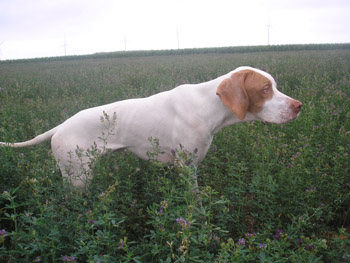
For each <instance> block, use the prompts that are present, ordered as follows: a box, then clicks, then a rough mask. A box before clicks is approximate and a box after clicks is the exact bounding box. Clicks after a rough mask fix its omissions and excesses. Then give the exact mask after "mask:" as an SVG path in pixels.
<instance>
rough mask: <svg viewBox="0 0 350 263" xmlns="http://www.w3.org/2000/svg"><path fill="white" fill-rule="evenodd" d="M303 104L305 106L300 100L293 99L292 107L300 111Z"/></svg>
mask: <svg viewBox="0 0 350 263" xmlns="http://www.w3.org/2000/svg"><path fill="white" fill-rule="evenodd" d="M301 106H303V104H302V103H301V102H300V101H298V100H293V102H292V108H293V110H294V111H295V112H297V113H298V112H299V111H300V110H301Z"/></svg>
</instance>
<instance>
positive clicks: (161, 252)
mask: <svg viewBox="0 0 350 263" xmlns="http://www.w3.org/2000/svg"><path fill="white" fill-rule="evenodd" d="M303 49H304V50H303ZM303 49H300V50H299V49H294V50H293V48H292V49H291V51H288V50H282V51H272V50H270V49H268V48H266V49H262V50H243V51H242V50H239V52H238V51H237V50H236V51H234V50H229V49H228V50H221V51H220V50H219V49H212V50H207V51H205V52H200V51H198V52H192V53H197V54H190V53H191V52H190V51H188V52H184V53H182V54H181V53H180V52H178V53H176V52H174V54H171V52H168V53H167V52H159V53H156V52H152V53H147V52H143V53H142V52H141V53H137V52H134V53H129V56H127V54H125V53H116V54H101V55H94V56H85V57H69V58H55V59H41V60H40V59H36V60H23V61H9V62H2V63H0V141H9V142H14V141H24V140H28V139H31V138H32V137H34V136H35V135H38V134H40V133H42V132H44V131H47V130H49V129H50V128H52V127H54V126H56V125H58V124H59V123H61V122H63V121H64V120H65V119H67V118H69V117H70V116H72V115H74V114H75V113H77V112H78V111H80V110H82V109H85V108H89V107H93V106H97V105H101V104H106V103H110V102H113V101H117V100H123V99H128V98H135V97H145V96H149V95H152V94H155V93H157V92H160V91H164V90H169V89H172V88H174V87H175V86H178V85H180V84H183V83H199V82H203V81H207V80H210V79H213V78H216V77H217V76H220V75H223V74H225V73H227V72H229V71H231V70H233V69H235V68H236V67H238V66H242V65H249V66H253V67H257V68H260V69H264V70H266V71H267V72H269V73H271V74H272V75H273V76H274V77H275V79H276V80H277V82H278V88H279V90H280V91H282V92H283V93H286V94H288V95H290V96H291V97H293V98H295V99H298V100H300V101H302V102H303V108H302V111H301V114H300V117H299V118H298V119H297V120H295V121H293V122H291V123H288V124H284V125H272V124H269V125H268V124H264V123H259V122H250V123H242V124H236V125H233V126H231V127H227V128H225V129H224V130H222V131H220V132H219V133H218V134H217V135H216V137H215V138H214V141H213V144H212V146H211V148H210V149H209V152H208V154H207V156H206V158H205V159H204V161H203V162H202V164H201V165H200V166H199V169H198V170H197V171H194V169H193V168H192V167H191V166H189V167H183V168H181V167H173V166H162V165H160V164H158V163H157V162H153V161H141V160H139V159H137V158H136V157H134V156H132V155H130V154H128V153H126V152H119V153H110V154H108V155H107V156H104V157H103V158H101V159H99V160H97V164H96V167H95V169H94V174H95V176H94V179H93V181H92V184H91V186H90V189H89V192H88V193H87V194H82V193H80V192H78V191H76V190H74V189H72V188H71V187H70V186H69V184H68V183H67V182H63V180H62V178H61V176H60V172H59V169H58V168H57V166H56V164H55V161H54V158H53V156H52V152H51V150H50V144H49V143H44V144H42V145H38V146H33V147H30V148H22V149H11V148H5V147H1V148H0V220H1V221H0V261H1V262H350V171H349V167H350V162H349V161H350V160H349V159H350V158H349V153H350V100H349V99H350V49H349V45H343V46H336V47H335V48H334V47H333V48H332V46H327V48H317V49H318V50H311V49H312V46H310V47H308V48H303ZM305 49H308V50H305ZM247 51H249V52H247ZM253 51H254V52H253ZM225 52H227V53H225ZM185 53H186V54H185ZM203 107H205V105H203ZM150 143H151V142H150ZM153 143H154V142H153ZM156 150H157V147H156V145H155V152H156ZM179 154H180V155H181V156H182V157H183V158H186V152H182V153H179ZM152 156H153V155H152V154H150V157H152ZM193 173H196V174H197V175H198V181H199V193H198V192H193V191H192V190H191V187H190V177H191V175H193Z"/></svg>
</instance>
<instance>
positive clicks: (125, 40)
mask: <svg viewBox="0 0 350 263" xmlns="http://www.w3.org/2000/svg"><path fill="white" fill-rule="evenodd" d="M127 42H128V39H127V38H126V34H124V48H125V51H126V43H127Z"/></svg>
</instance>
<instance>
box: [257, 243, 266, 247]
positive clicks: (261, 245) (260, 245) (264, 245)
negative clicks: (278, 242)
mask: <svg viewBox="0 0 350 263" xmlns="http://www.w3.org/2000/svg"><path fill="white" fill-rule="evenodd" d="M266 247H267V245H266V244H265V243H262V244H261V243H260V244H259V248H266Z"/></svg>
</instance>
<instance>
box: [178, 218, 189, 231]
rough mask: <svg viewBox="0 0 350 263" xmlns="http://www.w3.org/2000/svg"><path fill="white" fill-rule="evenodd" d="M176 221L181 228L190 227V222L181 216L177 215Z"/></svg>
mask: <svg viewBox="0 0 350 263" xmlns="http://www.w3.org/2000/svg"><path fill="white" fill-rule="evenodd" d="M176 223H178V224H179V225H180V226H182V230H186V229H190V227H191V222H189V221H186V220H185V219H184V218H183V217H178V218H177V219H176Z"/></svg>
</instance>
